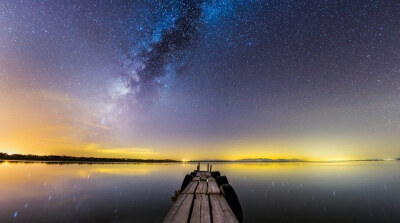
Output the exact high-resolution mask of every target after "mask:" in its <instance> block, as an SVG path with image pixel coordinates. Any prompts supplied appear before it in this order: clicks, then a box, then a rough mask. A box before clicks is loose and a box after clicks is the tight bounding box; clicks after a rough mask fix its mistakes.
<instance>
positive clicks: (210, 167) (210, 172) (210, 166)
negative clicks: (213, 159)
mask: <svg viewBox="0 0 400 223" xmlns="http://www.w3.org/2000/svg"><path fill="white" fill-rule="evenodd" d="M211 172H212V165H210V173H211Z"/></svg>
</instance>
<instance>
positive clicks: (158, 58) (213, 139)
mask: <svg viewBox="0 0 400 223" xmlns="http://www.w3.org/2000/svg"><path fill="white" fill-rule="evenodd" d="M399 136H400V2H398V1H396V0H382V1H377V0H371V1H363V0H359V1H344V0H343V1H339V0H331V1H327V0H314V1H311V0H286V1H284V0H282V1H275V0H274V1H270V0H262V1H257V0H176V1H175V0H170V1H161V0H151V1H150V0H135V1H128V0H120V1H117V0H108V1H89V0H82V1H67V0H65V1H58V0H54V1H44V0H43V1H37V0H26V1H25V0H21V1H15V0H2V1H0V151H3V152H8V153H33V154H66V155H75V156H98V157H132V158H171V159H241V158H258V157H263V158H299V159H306V160H341V159H364V158H391V157H400V141H399V140H398V139H399Z"/></svg>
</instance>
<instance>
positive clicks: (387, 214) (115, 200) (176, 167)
mask: <svg viewBox="0 0 400 223" xmlns="http://www.w3.org/2000/svg"><path fill="white" fill-rule="evenodd" d="M195 167H196V164H182V163H167V164H149V163H141V164H133V163H131V164H64V165H59V164H57V163H15V162H2V163H0V222H160V221H161V220H162V219H163V217H164V215H165V214H166V213H167V212H168V210H169V208H170V207H171V205H172V202H171V197H172V196H173V194H174V191H175V190H177V189H179V188H180V185H181V183H182V180H183V177H184V175H185V174H186V173H189V172H190V171H192V170H193V169H195ZM213 169H215V170H220V171H221V173H222V174H223V175H226V176H227V177H228V180H229V181H230V183H231V184H232V185H233V187H234V188H235V190H236V193H237V194H238V196H239V199H240V201H241V205H242V208H243V213H244V222H400V212H399V210H400V163H399V162H397V161H392V162H341V163H214V164H213Z"/></svg>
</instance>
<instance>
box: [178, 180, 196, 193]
mask: <svg viewBox="0 0 400 223" xmlns="http://www.w3.org/2000/svg"><path fill="white" fill-rule="evenodd" d="M198 183H199V182H198V181H192V182H190V183H189V185H187V186H186V187H185V189H184V190H183V191H182V194H194V192H195V191H196V187H197V184H198Z"/></svg>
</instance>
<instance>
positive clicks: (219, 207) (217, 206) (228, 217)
mask: <svg viewBox="0 0 400 223" xmlns="http://www.w3.org/2000/svg"><path fill="white" fill-rule="evenodd" d="M210 202H211V203H210V205H211V213H212V219H213V222H214V223H224V222H226V223H228V222H229V223H230V222H234V223H238V220H237V219H236V217H235V214H233V211H232V209H231V208H230V207H229V205H228V202H226V200H225V198H224V197H223V196H222V195H221V194H210Z"/></svg>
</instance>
